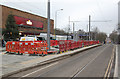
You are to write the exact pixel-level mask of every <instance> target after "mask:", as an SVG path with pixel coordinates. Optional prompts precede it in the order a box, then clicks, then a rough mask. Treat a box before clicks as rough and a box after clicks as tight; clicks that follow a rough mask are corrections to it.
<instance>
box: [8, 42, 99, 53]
mask: <svg viewBox="0 0 120 79" xmlns="http://www.w3.org/2000/svg"><path fill="white" fill-rule="evenodd" d="M50 44H51V46H58V49H59V52H64V51H68V50H74V49H77V48H81V47H86V46H90V45H94V44H99V41H85V40H81V41H73V40H51V41H50ZM47 49H48V48H47V42H46V41H34V42H33V41H24V42H23V41H10V42H7V44H6V51H7V52H15V53H18V54H42V55H47V54H48V52H47Z"/></svg>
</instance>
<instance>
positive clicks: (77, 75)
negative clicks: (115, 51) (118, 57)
mask: <svg viewBox="0 0 120 79" xmlns="http://www.w3.org/2000/svg"><path fill="white" fill-rule="evenodd" d="M107 47H108V46H107ZM107 47H105V48H104V49H103V50H102V51H100V52H99V54H97V55H96V57H95V58H94V59H92V60H91V61H90V62H89V63H87V64H86V65H85V66H84V67H83V68H82V69H81V70H80V71H79V72H78V73H77V74H75V75H74V76H73V78H72V79H74V78H75V77H77V76H78V75H79V74H80V73H81V72H82V71H83V70H84V69H85V68H86V67H87V66H88V65H89V64H90V63H92V62H93V61H94V60H95V59H96V58H97V57H98V56H99V55H100V54H101V53H102V52H103V51H104V50H105V49H106V48H107Z"/></svg>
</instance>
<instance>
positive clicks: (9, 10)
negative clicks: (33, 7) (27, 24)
mask: <svg viewBox="0 0 120 79" xmlns="http://www.w3.org/2000/svg"><path fill="white" fill-rule="evenodd" d="M9 14H13V15H16V16H20V17H24V18H29V19H31V20H36V21H41V22H43V30H39V29H33V28H23V27H21V28H19V30H21V31H23V32H28V31H29V32H37V33H40V32H47V18H44V17H41V16H38V15H34V14H31V13H27V12H23V11H20V10H17V9H13V8H9V7H6V6H2V16H3V17H2V21H3V22H2V28H5V23H6V19H7V17H8V15H9ZM53 28H54V21H53V20H51V33H52V34H53V32H54V30H53Z"/></svg>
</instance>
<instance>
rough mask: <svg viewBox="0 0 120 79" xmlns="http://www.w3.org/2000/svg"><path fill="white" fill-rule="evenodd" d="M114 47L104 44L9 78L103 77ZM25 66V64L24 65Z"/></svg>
mask: <svg viewBox="0 0 120 79" xmlns="http://www.w3.org/2000/svg"><path fill="white" fill-rule="evenodd" d="M113 49H114V45H112V44H106V45H103V46H100V47H96V48H93V49H90V50H87V51H84V52H81V53H79V54H76V55H74V56H71V57H69V58H66V59H63V60H60V61H57V62H54V63H51V64H47V65H44V66H40V67H37V68H33V69H30V70H27V71H24V72H20V73H17V74H14V75H11V76H10V77H16V78H19V79H22V78H25V77H31V78H33V79H34V78H35V77H38V79H39V77H65V78H72V79H74V78H75V77H94V78H95V77H101V78H102V77H104V76H105V74H106V73H107V72H108V71H107V68H108V64H109V61H110V59H111V56H112V54H113ZM26 65H27V64H26Z"/></svg>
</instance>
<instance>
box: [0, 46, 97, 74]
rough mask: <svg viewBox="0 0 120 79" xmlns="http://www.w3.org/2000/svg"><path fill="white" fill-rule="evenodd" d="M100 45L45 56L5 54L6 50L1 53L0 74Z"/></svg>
mask: <svg viewBox="0 0 120 79" xmlns="http://www.w3.org/2000/svg"><path fill="white" fill-rule="evenodd" d="M96 46H98V45H93V46H89V47H84V48H80V49H77V50H73V51H68V52H65V53H62V54H51V55H47V56H44V57H41V56H28V55H14V54H5V51H4V52H2V54H0V56H2V66H0V71H2V74H0V76H3V75H4V76H6V75H8V74H11V73H14V72H18V71H21V70H24V69H26V68H29V67H35V66H37V65H38V64H40V63H43V62H46V61H49V60H52V59H55V58H58V57H62V56H67V55H70V54H74V53H77V52H80V51H84V50H87V49H89V48H93V47H96Z"/></svg>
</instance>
